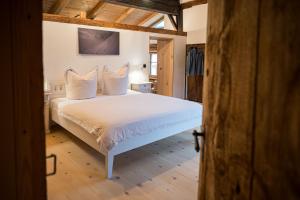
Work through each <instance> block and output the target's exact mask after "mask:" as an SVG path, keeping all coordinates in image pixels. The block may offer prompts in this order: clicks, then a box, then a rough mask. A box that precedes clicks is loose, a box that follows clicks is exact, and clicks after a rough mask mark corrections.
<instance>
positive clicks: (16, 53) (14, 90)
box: [0, 0, 47, 200]
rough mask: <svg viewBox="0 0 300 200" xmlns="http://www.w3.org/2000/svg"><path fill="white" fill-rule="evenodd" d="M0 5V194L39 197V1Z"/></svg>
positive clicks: (42, 182) (42, 184)
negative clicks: (0, 10)
mask: <svg viewBox="0 0 300 200" xmlns="http://www.w3.org/2000/svg"><path fill="white" fill-rule="evenodd" d="M3 6H5V7H4V8H3V11H2V12H1V19H2V20H3V24H4V28H3V30H2V31H1V36H2V37H1V45H2V47H1V62H2V63H3V65H1V66H2V70H3V71H2V74H3V77H2V78H1V89H2V98H1V105H2V107H3V111H2V115H5V116H2V117H1V118H2V119H1V122H2V126H1V127H2V128H3V130H2V133H3V134H2V138H1V140H0V148H1V152H3V153H2V155H1V165H0V166H1V172H0V173H1V177H2V178H1V182H2V183H3V184H2V185H3V186H1V197H4V199H10V200H15V199H28V200H44V199H47V197H46V178H45V173H46V171H45V134H44V122H43V121H44V120H43V106H44V101H43V62H42V59H43V57H42V1H40V0H5V2H3ZM4 152H5V153H4ZM2 159H3V160H2Z"/></svg>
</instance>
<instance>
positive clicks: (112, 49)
mask: <svg viewBox="0 0 300 200" xmlns="http://www.w3.org/2000/svg"><path fill="white" fill-rule="evenodd" d="M78 41H79V42H78V43H79V54H94V55H119V54H120V34H119V32H114V31H103V30H93V29H85V28H78Z"/></svg>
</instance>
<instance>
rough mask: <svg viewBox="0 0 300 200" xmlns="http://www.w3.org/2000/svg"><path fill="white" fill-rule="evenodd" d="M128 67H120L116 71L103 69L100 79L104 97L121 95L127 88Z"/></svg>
mask: <svg viewBox="0 0 300 200" xmlns="http://www.w3.org/2000/svg"><path fill="white" fill-rule="evenodd" d="M128 73H129V65H125V66H122V67H121V68H119V69H118V70H115V71H110V70H108V69H107V68H105V69H104V71H103V74H102V78H103V84H102V93H103V94H106V95H123V94H126V93H127V88H128Z"/></svg>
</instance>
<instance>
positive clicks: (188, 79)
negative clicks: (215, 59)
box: [185, 44, 205, 103]
mask: <svg viewBox="0 0 300 200" xmlns="http://www.w3.org/2000/svg"><path fill="white" fill-rule="evenodd" d="M204 53H205V44H188V45H187V46H186V66H185V95H186V96H185V98H186V99H188V100H191V101H196V102H201V103H202V90H203V75H204V58H205V55H204Z"/></svg>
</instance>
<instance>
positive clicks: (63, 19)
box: [43, 13, 187, 36]
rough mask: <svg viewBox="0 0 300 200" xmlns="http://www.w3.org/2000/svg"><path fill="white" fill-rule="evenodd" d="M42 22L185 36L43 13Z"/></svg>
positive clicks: (153, 29) (164, 31)
mask: <svg viewBox="0 0 300 200" xmlns="http://www.w3.org/2000/svg"><path fill="white" fill-rule="evenodd" d="M43 20H44V21H52V22H61V23H69V24H81V25H89V26H99V27H107V28H117V29H126V30H133V31H142V32H151V33H160V34H169V35H181V36H186V35H187V33H186V32H178V31H172V30H163V29H157V28H150V27H144V26H135V25H129V24H119V23H114V22H106V21H101V20H90V19H78V18H71V17H65V16H61V15H52V14H45V13H44V14H43Z"/></svg>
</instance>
